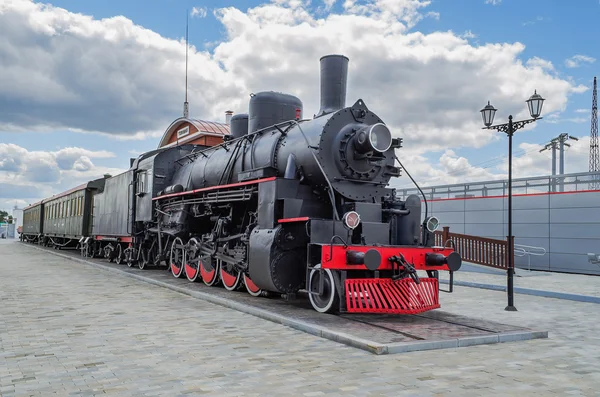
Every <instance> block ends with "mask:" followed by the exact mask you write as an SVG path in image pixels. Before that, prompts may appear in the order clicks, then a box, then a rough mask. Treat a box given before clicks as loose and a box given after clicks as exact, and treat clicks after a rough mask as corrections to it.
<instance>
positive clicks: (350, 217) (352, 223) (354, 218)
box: [342, 211, 360, 230]
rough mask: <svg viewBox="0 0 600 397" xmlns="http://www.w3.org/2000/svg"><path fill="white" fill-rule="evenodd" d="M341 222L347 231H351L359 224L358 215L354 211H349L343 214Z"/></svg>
mask: <svg viewBox="0 0 600 397" xmlns="http://www.w3.org/2000/svg"><path fill="white" fill-rule="evenodd" d="M342 220H343V222H344V225H346V227H347V228H348V229H352V230H353V229H356V227H357V226H358V225H359V224H360V215H358V212H356V211H349V212H346V213H345V214H344V217H343V218H342Z"/></svg>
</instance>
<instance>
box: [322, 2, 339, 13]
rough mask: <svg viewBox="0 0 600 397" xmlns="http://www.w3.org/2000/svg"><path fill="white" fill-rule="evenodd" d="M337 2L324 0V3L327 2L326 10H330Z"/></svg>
mask: <svg viewBox="0 0 600 397" xmlns="http://www.w3.org/2000/svg"><path fill="white" fill-rule="evenodd" d="M336 2H337V0H323V3H325V10H326V11H329V10H331V7H333V5H334V4H335V3H336Z"/></svg>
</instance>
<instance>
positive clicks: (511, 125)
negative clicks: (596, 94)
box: [481, 91, 545, 311]
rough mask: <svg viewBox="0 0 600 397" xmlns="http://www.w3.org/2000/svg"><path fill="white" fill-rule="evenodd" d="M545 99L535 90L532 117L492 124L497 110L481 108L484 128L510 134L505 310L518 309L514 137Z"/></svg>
mask: <svg viewBox="0 0 600 397" xmlns="http://www.w3.org/2000/svg"><path fill="white" fill-rule="evenodd" d="M544 101H545V99H544V98H542V97H541V95H539V94H538V93H537V91H534V94H533V95H532V96H531V97H530V98H529V99H528V100H527V101H525V102H527V107H528V108H529V114H530V115H531V119H527V120H520V121H513V116H512V115H510V116H508V123H504V124H496V125H492V122H493V121H494V115H495V114H496V110H497V109H495V108H494V107H493V106H492V105H490V102H489V101H488V104H487V105H486V106H485V107H484V108H483V109H481V117H482V118H483V124H484V125H485V127H484V129H491V130H497V131H501V132H504V133H506V134H507V135H508V270H507V271H506V275H507V288H506V290H507V294H508V306H506V308H505V309H504V310H507V311H517V308H516V307H515V304H514V288H513V287H514V284H513V277H514V273H515V264H514V246H513V234H512V137H513V135H514V133H515V131H517V130H518V129H521V128H523V127H524V126H525V125H527V124H529V123H533V122H534V121H537V120H539V119H541V117H540V115H541V114H542V105H543V104H544Z"/></svg>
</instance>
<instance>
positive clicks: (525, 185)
mask: <svg viewBox="0 0 600 397" xmlns="http://www.w3.org/2000/svg"><path fill="white" fill-rule="evenodd" d="M512 184H513V186H512V192H513V194H517V195H518V194H535V193H553V192H577V191H589V190H599V189H600V172H580V173H574V174H562V175H546V176H536V177H528V178H513V180H512ZM422 190H423V193H424V194H425V196H426V197H427V199H428V200H434V199H450V198H470V197H490V196H506V195H507V194H508V180H502V179H498V180H491V181H479V182H469V183H458V184H452V185H438V186H429V187H423V188H422ZM411 194H420V193H419V191H418V190H417V189H416V188H396V195H397V196H398V197H399V198H401V199H403V200H404V199H406V197H407V196H409V195H411Z"/></svg>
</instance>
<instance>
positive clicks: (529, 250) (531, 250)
mask: <svg viewBox="0 0 600 397" xmlns="http://www.w3.org/2000/svg"><path fill="white" fill-rule="evenodd" d="M514 252H515V256H518V257H522V256H525V255H527V271H529V272H530V271H531V255H533V256H544V255H546V248H544V247H535V246H532V245H524V244H515V245H514ZM517 252H518V253H517ZM519 254H520V255H519Z"/></svg>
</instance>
